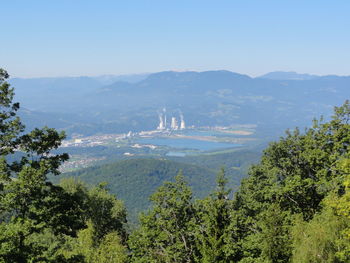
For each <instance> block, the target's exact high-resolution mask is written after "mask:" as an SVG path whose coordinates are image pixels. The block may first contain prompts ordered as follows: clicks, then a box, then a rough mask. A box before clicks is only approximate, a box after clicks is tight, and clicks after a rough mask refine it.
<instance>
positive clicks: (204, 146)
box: [137, 138, 240, 151]
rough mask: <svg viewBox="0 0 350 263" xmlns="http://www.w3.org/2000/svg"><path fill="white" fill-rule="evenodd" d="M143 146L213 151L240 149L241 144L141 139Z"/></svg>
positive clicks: (139, 141)
mask: <svg viewBox="0 0 350 263" xmlns="http://www.w3.org/2000/svg"><path fill="white" fill-rule="evenodd" d="M137 142H138V143H141V144H153V145H159V146H168V147H172V148H178V149H195V150H200V151H212V150H217V149H223V148H232V147H238V146H240V145H239V144H234V143H223V142H208V141H200V140H194V139H184V138H179V139H173V138H169V139H166V138H141V139H138V140H137Z"/></svg>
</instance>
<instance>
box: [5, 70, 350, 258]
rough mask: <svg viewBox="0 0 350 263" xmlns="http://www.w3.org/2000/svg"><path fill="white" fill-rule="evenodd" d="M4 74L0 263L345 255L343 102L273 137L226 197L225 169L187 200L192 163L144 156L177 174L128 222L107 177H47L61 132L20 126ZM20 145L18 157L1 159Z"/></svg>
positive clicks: (349, 193) (348, 161)
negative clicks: (326, 117)
mask: <svg viewBox="0 0 350 263" xmlns="http://www.w3.org/2000/svg"><path fill="white" fill-rule="evenodd" d="M7 78H8V74H7V72H6V71H4V70H0V105H1V110H0V118H1V122H0V152H1V160H0V175H1V177H0V262H207V263H212V262H240V263H248V262H251V263H253V262H295V263H299V262H301V263H303V262H305V263H308V262H320V263H321V262H349V261H350V245H349V244H350V212H349V211H350V156H349V153H350V152H349V146H350V123H349V121H350V103H349V101H346V102H345V103H344V104H343V106H341V107H336V108H335V111H334V115H333V117H332V118H331V120H330V121H327V122H324V121H322V120H321V121H314V123H313V125H312V127H311V128H309V129H307V130H305V131H303V132H301V131H299V130H298V129H295V130H294V131H288V132H287V133H286V135H285V136H284V137H283V138H281V139H280V140H279V141H276V142H271V143H270V145H269V146H268V147H267V148H266V149H265V151H264V153H263V156H262V158H261V160H260V162H259V163H257V164H256V165H253V166H252V167H251V168H250V171H249V176H248V177H247V178H246V179H244V180H243V181H242V183H241V185H240V186H239V189H238V191H237V192H236V193H235V194H234V195H233V196H232V195H231V190H230V189H228V185H227V183H228V181H227V177H226V175H225V171H224V170H223V169H222V170H220V171H219V173H218V175H217V177H216V188H215V189H214V190H213V191H212V193H210V194H208V195H207V196H206V197H203V198H201V199H195V198H193V192H192V189H191V187H190V186H189V184H188V181H190V182H191V180H193V177H194V176H195V175H194V174H191V172H193V171H192V170H191V169H190V168H191V167H193V166H188V169H189V170H186V166H183V168H184V169H183V172H181V171H179V170H180V169H177V168H176V167H175V166H173V165H174V164H175V163H168V162H166V161H165V162H164V161H155V160H144V161H143V162H149V166H150V167H152V166H153V165H154V166H156V165H160V166H161V167H163V168H159V169H166V170H169V171H171V173H173V172H175V171H176V172H178V171H179V172H178V175H177V176H176V177H175V178H174V179H173V180H171V181H170V182H164V183H163V184H162V185H161V186H160V187H158V189H157V190H156V191H155V192H154V193H153V194H152V195H151V197H150V200H151V203H152V206H151V207H150V208H149V209H148V210H147V211H146V212H144V213H143V214H142V215H141V216H140V224H139V225H138V226H137V227H136V229H132V230H130V229H129V228H128V224H127V222H126V214H127V211H126V209H125V207H124V205H123V203H122V202H121V201H120V200H118V199H117V198H116V197H115V196H114V195H112V194H111V193H109V192H108V190H107V188H106V186H105V184H103V183H102V184H98V185H96V186H92V187H87V186H86V185H84V184H83V183H81V182H79V181H77V180H74V179H66V180H63V181H62V182H61V183H60V184H59V185H55V184H52V183H50V182H49V181H48V176H49V175H55V176H58V177H59V170H58V168H59V166H60V164H61V163H62V162H64V161H65V160H67V159H68V156H67V155H66V154H53V153H52V150H54V149H56V148H57V147H59V145H60V143H61V140H62V139H63V138H64V133H58V132H57V131H56V130H54V129H50V128H47V127H45V128H42V129H38V128H36V129H34V130H33V131H31V132H29V133H24V125H23V124H22V123H21V121H20V119H19V118H18V117H17V116H16V114H17V111H18V109H19V104H18V103H13V102H12V100H13V96H14V91H13V89H12V88H11V87H10V85H9V84H8V83H7V82H6V79H7ZM19 150H20V151H21V152H22V153H23V155H22V156H21V159H20V160H16V159H15V160H13V159H11V158H7V157H9V156H11V155H13V154H14V153H15V152H16V151H19ZM131 164H132V165H131ZM135 166H136V168H135ZM106 167H108V166H106ZM110 167H111V168H114V167H113V165H112V166H110ZM132 167H133V168H132ZM131 168H132V169H135V170H134V172H133V173H131V174H133V175H134V176H137V173H138V172H141V171H139V170H138V169H137V162H136V160H133V162H131V163H128V162H125V166H124V167H122V168H121V169H122V170H123V169H131ZM94 169H96V171H98V173H100V172H101V173H104V174H103V175H102V174H101V176H117V177H118V174H115V173H114V172H109V171H107V169H106V170H103V169H101V170H98V169H99V168H94ZM122 170H120V172H121V171H122ZM151 170H152V171H154V169H150V171H151ZM184 172H186V173H189V174H185V173H184ZM201 172H203V173H204V171H201ZM82 176H83V174H82ZM153 176H157V174H151V176H150V177H153ZM135 178H136V177H135ZM130 179H132V178H130ZM143 179H145V178H143ZM146 179H147V177H146ZM116 183H118V181H116ZM135 183H136V182H135ZM140 183H141V184H146V183H149V181H141V182H140ZM206 183H207V182H206V181H205V180H203V184H206ZM194 187H200V186H199V185H198V186H196V185H194ZM132 194H135V195H137V194H138V189H134V190H133V191H132ZM117 196H118V193H117Z"/></svg>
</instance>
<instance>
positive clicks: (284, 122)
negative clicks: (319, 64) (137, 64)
mask: <svg viewBox="0 0 350 263" xmlns="http://www.w3.org/2000/svg"><path fill="white" fill-rule="evenodd" d="M115 80H116V81H115ZM10 83H11V84H12V85H13V86H14V87H15V92H16V100H18V101H20V102H21V106H22V111H21V116H22V117H23V118H24V119H26V123H28V122H29V126H43V125H50V126H53V127H55V128H58V129H64V130H66V131H67V132H68V134H69V135H71V134H74V133H79V134H83V135H91V134H95V133H113V132H114V133H119V132H127V131H129V130H133V131H140V130H149V129H154V128H155V127H156V126H157V125H158V113H159V112H160V111H162V109H163V108H166V110H167V114H168V115H169V116H178V115H179V114H180V113H181V114H183V115H184V116H185V120H186V123H187V124H188V125H194V126H208V125H212V126H214V125H223V126H228V125H234V124H255V125H258V127H259V128H261V130H264V129H265V130H266V129H268V130H269V131H270V132H271V131H277V130H278V131H280V130H282V129H285V128H288V127H295V126H299V127H303V126H305V125H307V124H309V123H310V120H311V119H313V118H314V117H318V116H320V115H324V116H325V118H328V117H329V116H330V114H331V112H332V109H333V107H334V106H338V105H341V104H342V103H343V102H344V101H345V100H346V99H348V98H349V97H350V77H349V76H316V75H309V74H298V73H295V72H272V73H268V74H265V75H263V76H260V77H256V78H252V77H249V76H247V75H242V74H238V73H234V72H230V71H225V70H219V71H205V72H194V71H187V72H174V71H165V72H158V73H153V74H141V75H132V76H127V77H126V76H124V78H123V77H119V78H118V77H117V76H114V77H113V76H102V77H62V78H35V79H21V78H13V79H11V80H10Z"/></svg>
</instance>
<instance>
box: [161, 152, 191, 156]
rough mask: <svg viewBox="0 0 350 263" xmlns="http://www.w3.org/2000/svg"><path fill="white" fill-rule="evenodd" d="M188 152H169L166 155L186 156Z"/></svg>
mask: <svg viewBox="0 0 350 263" xmlns="http://www.w3.org/2000/svg"><path fill="white" fill-rule="evenodd" d="M186 155H187V153H185V152H168V153H167V154H166V156H173V157H185V156H186Z"/></svg>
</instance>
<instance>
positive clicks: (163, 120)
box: [157, 109, 186, 131]
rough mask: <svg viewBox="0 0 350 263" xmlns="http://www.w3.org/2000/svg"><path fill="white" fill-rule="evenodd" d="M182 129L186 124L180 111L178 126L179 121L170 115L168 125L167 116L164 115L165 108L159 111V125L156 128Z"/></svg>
mask: <svg viewBox="0 0 350 263" xmlns="http://www.w3.org/2000/svg"><path fill="white" fill-rule="evenodd" d="M179 129H180V130H184V129H186V124H185V120H184V116H183V114H182V113H180V126H179V122H178V120H177V119H176V117H171V121H170V126H169V125H168V123H167V116H166V110H165V109H163V112H162V113H159V125H158V127H157V130H161V131H163V130H173V131H176V130H179Z"/></svg>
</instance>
